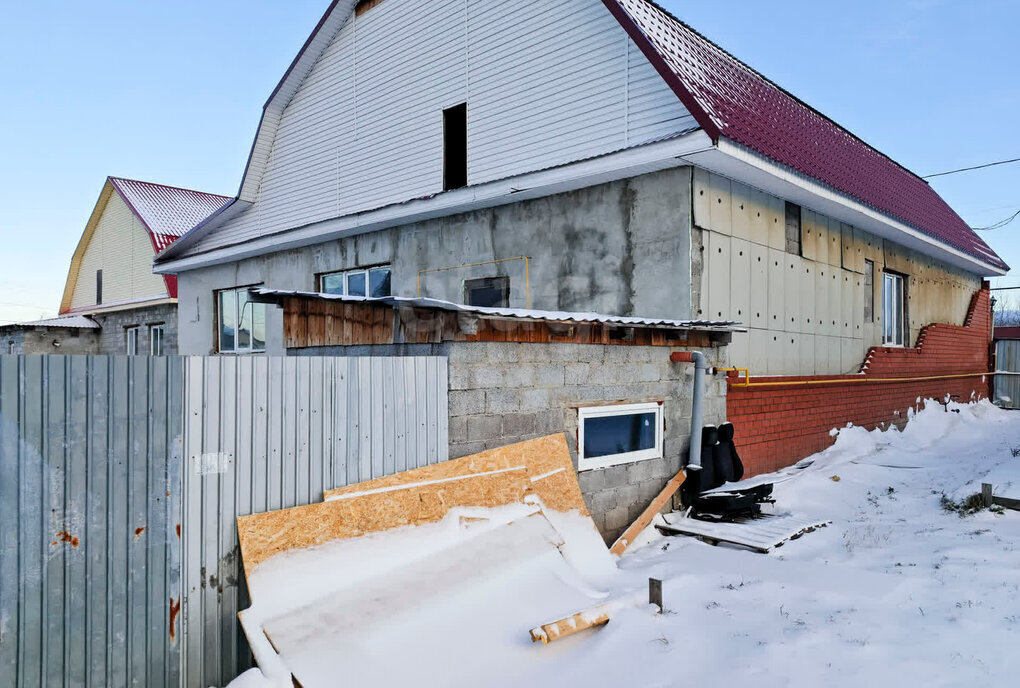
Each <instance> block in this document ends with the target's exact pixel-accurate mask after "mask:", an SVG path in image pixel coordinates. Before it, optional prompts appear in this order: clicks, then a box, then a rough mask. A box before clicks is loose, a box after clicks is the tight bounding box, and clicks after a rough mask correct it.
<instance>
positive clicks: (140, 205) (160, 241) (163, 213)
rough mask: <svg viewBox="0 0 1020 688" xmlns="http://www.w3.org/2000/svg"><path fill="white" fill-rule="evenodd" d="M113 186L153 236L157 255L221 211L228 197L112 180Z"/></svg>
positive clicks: (127, 180) (114, 178) (133, 181)
mask: <svg viewBox="0 0 1020 688" xmlns="http://www.w3.org/2000/svg"><path fill="white" fill-rule="evenodd" d="M110 182H111V183H112V184H113V186H114V187H115V188H116V189H117V192H118V193H120V195H121V197H123V199H124V200H125V202H127V204H128V205H129V206H130V207H131V210H132V211H133V212H134V213H135V215H137V216H138V219H139V220H141V221H142V224H144V225H145V227H146V228H147V229H148V230H149V234H150V235H151V236H152V243H153V246H155V248H156V253H159V252H161V251H162V250H163V249H165V248H166V247H167V246H169V245H170V244H172V243H174V242H175V241H177V239H179V238H180V237H182V236H184V234H185V233H186V232H187V231H188V230H189V229H191V228H192V227H194V226H195V225H197V224H198V223H199V222H201V221H202V220H204V219H205V218H207V217H209V216H210V215H212V214H213V213H214V212H216V211H217V210H219V208H220V207H221V206H223V205H224V204H225V203H228V202H229V201H230V200H231V199H230V198H228V197H227V196H218V195H216V194H210V193H203V192H201V191H192V190H190V189H180V188H177V187H175V186H164V185H163V184H153V183H151V182H140V181H135V180H133V179H121V178H119V177H110Z"/></svg>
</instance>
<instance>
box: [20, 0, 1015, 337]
mask: <svg viewBox="0 0 1020 688" xmlns="http://www.w3.org/2000/svg"><path fill="white" fill-rule="evenodd" d="M392 1H395V2H399V1H400V0H392ZM328 4H329V3H328V0H287V1H286V2H281V1H280V0H205V1H204V2H199V1H197V0H178V1H177V2H173V3H160V2H138V0H133V1H131V2H128V1H124V0H117V1H116V2H110V1H103V0H94V1H93V2H87V3H86V2H80V1H77V0H76V1H71V0H63V1H56V0H37V1H36V2H22V3H7V5H6V6H5V8H4V18H3V21H2V22H0V85H2V86H0V88H2V93H3V95H2V100H0V143H2V148H0V151H2V152H0V161H2V162H3V163H4V164H2V165H0V208H2V209H3V211H2V212H0V239H2V243H0V246H2V249H0V324H2V323H3V322H4V321H11V320H25V319H33V318H36V317H39V316H42V315H50V314H52V313H54V312H55V311H56V308H57V306H58V302H59V300H60V294H61V291H62V289H63V284H64V279H65V277H66V272H67V267H68V263H69V262H70V257H71V254H72V253H73V251H74V248H75V245H76V244H77V241H78V239H79V237H80V235H81V232H82V230H83V228H84V226H85V223H86V221H87V219H88V216H89V214H90V212H91V211H92V208H93V205H94V204H95V201H96V199H97V197H98V195H99V191H100V189H101V188H102V184H103V180H104V179H105V178H106V176H107V175H116V176H124V177H131V178H136V179H143V180H147V181H155V182H160V183H164V184H171V185H178V186H185V187H189V188H197V189H201V190H203V191H210V192H215V193H221V194H226V195H233V194H234V193H235V192H236V190H237V186H238V183H239V181H240V176H241V172H242V168H243V165H244V162H245V159H246V158H247V155H248V149H249V147H250V145H251V139H252V136H253V134H254V131H255V126H256V124H257V123H258V117H259V114H260V111H261V107H262V104H263V103H264V101H265V99H266V98H267V96H268V95H269V93H270V92H271V90H272V88H273V87H274V86H275V84H276V82H277V81H278V80H279V78H280V76H281V75H282V74H283V72H284V70H285V69H286V67H287V65H288V64H289V63H290V60H291V59H292V58H293V56H294V55H295V53H296V52H297V50H298V49H299V48H300V46H301V44H302V43H303V42H304V40H305V38H306V37H307V35H308V33H309V32H310V31H311V29H312V28H313V27H314V26H315V23H316V21H318V18H319V16H320V15H321V13H322V12H323V11H324V10H325V8H326V6H327V5H328ZM662 4H663V5H665V6H666V7H667V8H668V9H669V10H671V11H672V12H674V13H675V14H677V15H678V16H679V17H680V18H681V19H684V20H685V21H687V22H688V23H690V24H691V25H693V26H694V27H695V28H696V29H698V30H699V31H701V32H702V33H704V34H706V35H707V36H708V37H709V38H711V39H713V40H714V41H716V42H717V43H719V44H721V45H722V46H723V47H724V48H726V49H727V50H729V51H730V52H732V53H734V54H735V55H737V56H738V57H740V58H741V59H743V60H744V61H746V62H748V63H750V64H751V65H752V66H753V67H755V68H756V69H758V70H759V71H760V72H762V73H764V74H765V75H766V76H768V77H770V78H772V79H773V80H775V81H776V82H778V83H779V84H780V85H781V86H783V87H785V88H787V89H788V90H790V91H792V92H793V93H795V94H797V95H798V96H799V97H800V98H802V99H803V100H805V101H807V102H808V103H810V104H811V105H812V106H814V107H815V108H817V109H819V110H821V111H822V112H824V113H825V114H826V115H828V116H830V117H832V118H833V119H835V120H836V121H838V122H839V123H840V124H842V125H843V126H845V127H847V128H849V129H850V130H851V131H853V132H854V133H856V134H857V135H859V136H861V137H862V138H863V139H865V140H866V141H868V142H869V143H871V144H872V145H874V146H876V147H877V148H879V149H880V150H882V151H883V152H884V153H886V154H887V155H889V156H891V157H892V158H894V159H896V160H897V161H899V162H900V163H902V164H903V165H905V166H907V167H909V168H910V169H912V170H914V171H915V172H917V173H919V174H922V175H923V174H930V173H934V172H940V171H943V170H949V169H953V168H957V167H964V166H969V165H973V164H980V163H984V162H989V161H992V160H999V159H1004V158H1015V157H1020V128H1018V127H1017V126H1016V124H1017V114H1016V113H1018V112H1020V81H1018V80H1017V79H1016V75H1015V71H1016V68H1017V66H1018V59H1017V57H1016V53H1015V38H1014V30H1015V27H1016V26H1017V25H1018V24H1020V3H1016V2H1012V1H1009V0H995V1H993V0H985V1H981V0H978V1H976V2H967V3H962V2H953V1H951V0H861V1H858V2H855V3H828V2H817V0H813V1H809V0H793V1H789V2H783V3H763V2H761V1H760V0H728V1H727V0H712V1H711V2H708V1H706V0H700V1H699V2H694V1H693V0H664V2H662ZM932 183H933V186H934V187H935V188H936V189H937V190H938V191H939V192H940V193H941V194H942V195H943V196H944V197H945V198H946V199H947V200H948V201H949V203H950V204H951V205H952V206H953V207H954V208H955V209H956V210H957V211H958V212H959V213H960V214H961V215H962V216H963V218H964V219H965V220H967V221H968V222H969V223H970V224H971V225H972V226H979V227H980V226H986V225H989V224H992V223H993V222H995V221H997V220H1000V219H1002V218H1004V217H1007V216H1008V215H1010V214H1012V213H1013V212H1014V211H1016V210H1018V209H1020V164H1014V165H1007V166H1002V167H997V168H992V169H989V170H984V171H979V172H972V173H967V174H961V175H956V176H951V177H944V178H940V179H936V180H933V182H932ZM984 236H985V240H986V241H988V242H989V243H990V244H991V245H992V247H993V248H995V249H996V250H997V251H999V252H1000V254H1001V255H1002V256H1003V257H1004V258H1005V259H1006V261H1007V262H1009V263H1011V264H1012V265H1015V266H1017V267H1018V270H1017V275H1010V276H1007V277H1006V278H1004V279H1003V280H998V281H997V282H998V283H999V284H1000V285H1005V284H1020V220H1018V221H1017V222H1014V223H1013V224H1012V225H1010V226H1008V227H1006V228H1004V229H1000V230H997V231H995V232H988V233H985V234H984Z"/></svg>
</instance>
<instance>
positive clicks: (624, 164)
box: [154, 129, 712, 274]
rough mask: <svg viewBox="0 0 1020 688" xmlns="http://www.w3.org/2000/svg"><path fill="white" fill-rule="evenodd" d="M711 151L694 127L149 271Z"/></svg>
mask: <svg viewBox="0 0 1020 688" xmlns="http://www.w3.org/2000/svg"><path fill="white" fill-rule="evenodd" d="M711 147H712V141H711V139H709V137H708V135H707V134H705V132H704V131H702V130H701V129H697V130H695V131H692V132H689V133H687V134H684V135H683V136H677V137H675V138H669V139H666V140H663V141H657V142H654V143H649V144H645V145H642V146H635V147H633V148H627V149H625V150H621V151H617V152H615V153H608V154H606V155H602V156H599V157H596V158H590V159H588V160H582V161H579V162H575V163H569V164H566V165H561V166H559V167H553V168H549V169H546V170H539V171H537V172H529V173H526V174H522V175H518V176H515V177H509V178H507V179H502V180H498V181H493V182H487V183H484V184H479V185H477V186H470V187H466V188H463V189H457V190H455V191H446V192H443V193H440V194H437V195H435V196H432V197H429V198H424V199H419V200H412V201H407V202H405V203H397V204H393V205H388V206H384V207H382V208H378V209H375V210H368V211H364V212H361V213H355V214H353V215H346V216H343V217H338V218H334V219H331V220H323V221H322V222H316V223H314V224H310V225H306V226H304V227H298V228H296V229H291V230H286V231H283V232H278V233H274V234H271V235H268V236H264V237H262V238H259V239H254V240H250V241H245V242H243V243H239V244H237V245H234V246H227V247H224V248H220V249H214V250H212V251H209V252H208V253H201V254H198V255H195V256H184V257H182V258H178V259H173V258H170V259H169V260H167V261H166V262H163V263H158V264H157V265H156V266H155V268H154V271H155V272H156V273H157V274H176V273H180V272H186V271H188V270H194V269H197V268H201V267H205V266H208V265H217V264H220V263H228V262H233V261H237V260H242V259H244V258H250V257H252V256H258V255H264V254H266V253H275V252H277V251H285V250H289V249H294V248H300V247H302V246H309V245H312V244H318V243H322V242H324V241H333V240H336V239H339V238H342V237H346V236H353V235H355V234H365V233H367V232H374V231H379V230H382V229H389V228H390V227H398V226H400V225H406V224H411V223H414V222H421V221H424V220H430V219H433V218H438V217H446V216H449V215H454V214H457V213H463V212H468V211H472V210H479V209H482V208H493V207H496V206H500V205H507V204H510V203H517V202H519V201H524V200H529V199H534V198H541V197H544V196H551V195H554V194H558V193H564V192H567V191H574V190H576V189H581V188H585V187H588V186H595V185H597V184H605V183H608V182H612V181H616V180H619V179H626V178H628V177H634V176H637V175H640V174H647V173H649V172H655V171H658V170H664V169H669V168H672V167H684V166H686V165H688V164H690V163H689V162H688V161H687V159H686V158H687V156H691V155H693V154H696V153H698V152H700V151H705V150H708V149H710V148H711ZM181 241H183V239H179V240H178V241H177V242H175V244H172V245H171V246H174V245H176V244H179V243H180V242H181ZM168 250H169V249H168Z"/></svg>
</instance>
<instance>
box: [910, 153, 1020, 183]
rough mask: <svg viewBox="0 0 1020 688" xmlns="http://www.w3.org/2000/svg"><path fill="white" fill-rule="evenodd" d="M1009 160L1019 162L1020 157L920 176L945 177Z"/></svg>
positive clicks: (926, 177) (930, 177)
mask: <svg viewBox="0 0 1020 688" xmlns="http://www.w3.org/2000/svg"><path fill="white" fill-rule="evenodd" d="M1011 162H1020V158H1011V159H1010V160H999V161H997V162H989V163H985V164H984V165H975V166H974V167H961V168H960V169H958V170H949V171H948V172H938V173H936V174H929V175H925V176H924V177H921V179H932V178H933V177H945V176H946V175H947V174H957V173H959V172H970V171H971V170H983V169H985V168H986V167H995V166H996V165H1007V164H1009V163H1011Z"/></svg>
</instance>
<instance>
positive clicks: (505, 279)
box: [464, 275, 510, 308]
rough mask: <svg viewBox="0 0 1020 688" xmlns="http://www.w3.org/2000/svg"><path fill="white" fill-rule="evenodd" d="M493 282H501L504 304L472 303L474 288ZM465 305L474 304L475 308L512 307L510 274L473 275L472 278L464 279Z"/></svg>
mask: <svg viewBox="0 0 1020 688" xmlns="http://www.w3.org/2000/svg"><path fill="white" fill-rule="evenodd" d="M487 282H493V283H497V282H498V283H499V284H498V286H499V287H501V290H502V297H503V302H504V305H500V306H478V305H476V304H473V303H471V299H470V298H469V296H470V294H471V292H472V290H473V289H474V288H475V286H483V287H484V286H487V285H486V284H485V283H487ZM464 305H465V306H474V307H475V308H509V307H510V275H490V276H488V277H472V278H471V279H466V280H464Z"/></svg>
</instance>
